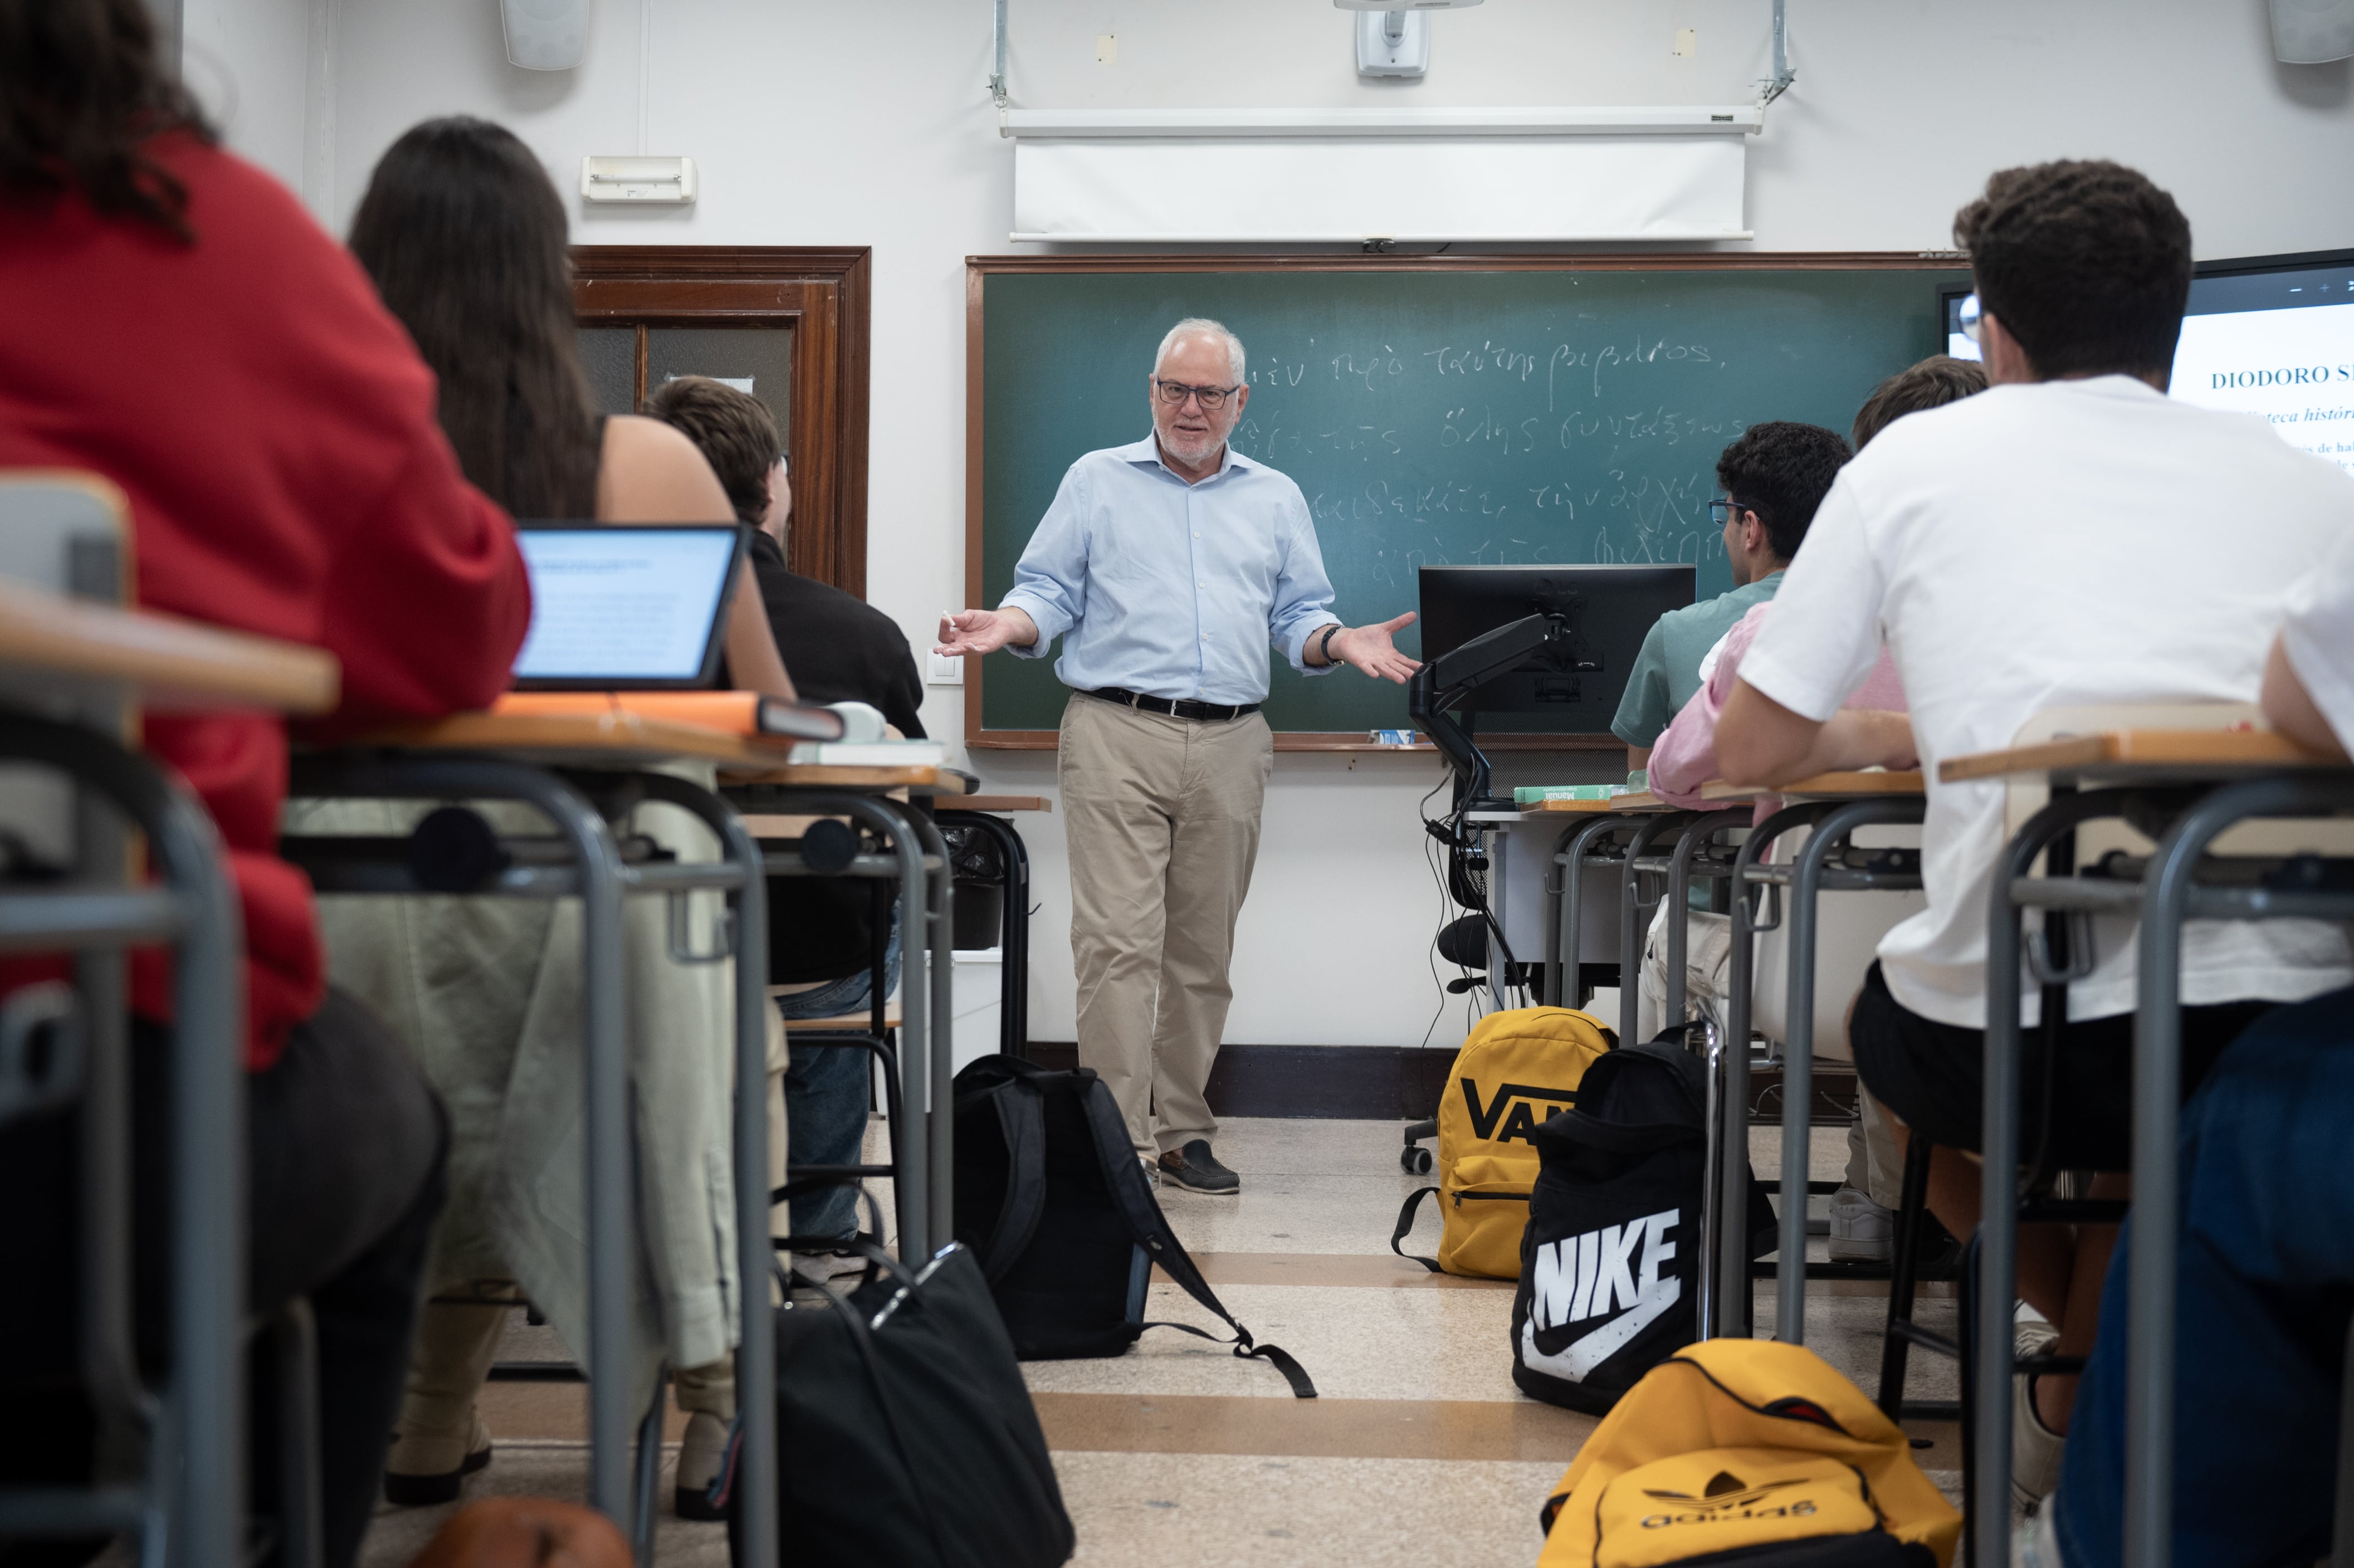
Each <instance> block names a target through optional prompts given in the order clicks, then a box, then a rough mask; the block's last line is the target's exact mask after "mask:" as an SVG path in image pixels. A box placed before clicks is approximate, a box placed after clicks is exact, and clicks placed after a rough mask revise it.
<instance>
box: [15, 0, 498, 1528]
mask: <svg viewBox="0 0 2354 1568" xmlns="http://www.w3.org/2000/svg"><path fill="white" fill-rule="evenodd" d="M0 300H5V302H6V305H5V309H0V468H62V469H81V470H87V471H94V472H97V473H100V474H102V475H104V476H105V477H106V478H108V479H110V480H111V481H113V482H114V483H115V484H117V485H119V486H120V487H121V488H122V491H123V493H125V495H127V496H128V497H129V499H130V506H131V519H132V525H133V552H132V553H133V560H134V562H135V563H136V578H135V580H136V591H137V598H138V601H139V603H140V604H141V605H142V606H143V607H144V608H147V609H157V610H164V611H169V612H171V613H174V614H176V615H182V616H186V617H189V618H192V619H195V620H205V621H209V622H212V623H214V624H217V625H221V626H228V627H234V628H236V629H237V630H242V631H251V632H259V633H263V634H266V635H269V636H271V637H278V638H283V639H287V640H289V641H297V642H305V643H311V644H314V645H316V646H319V647H322V648H324V649H326V650H327V651H329V652H332V653H334V655H335V656H336V657H337V659H339V660H340V661H341V662H342V666H343V688H342V689H343V698H342V706H341V707H340V709H339V710H338V711H337V712H336V713H335V714H334V715H332V717H331V718H329V719H327V720H325V721H323V723H322V724H321V725H320V726H318V731H319V733H323V734H324V733H334V732H349V731H352V730H354V729H356V728H360V727H364V726H366V725H369V724H371V723H380V722H383V721H385V720H387V719H392V718H398V717H415V716H425V715H435V714H440V713H444V712H448V711H451V710H452V709H458V708H466V707H474V706H480V705H483V704H486V703H488V702H489V701H490V700H491V699H492V698H493V696H494V695H496V694H497V693H498V692H499V691H501V690H502V689H503V688H504V686H505V684H506V681H507V671H508V668H509V665H510V663H511V662H512V660H513V656H514V651H515V649H516V647H517V646H518V645H519V644H520V643H521V641H522V639H523V635H524V631H525V626H526V624H527V622H528V620H529V618H530V597H529V590H528V588H527V587H526V584H525V578H524V573H523V565H522V560H521V557H520V556H519V554H518V553H517V551H516V549H515V546H514V538H513V534H512V530H511V528H510V526H509V524H508V522H507V519H506V517H505V515H504V514H503V513H502V512H500V510H499V509H498V507H497V506H495V505H494V504H493V503H491V502H490V501H489V500H488V499H486V498H485V497H484V496H483V495H482V493H480V492H478V491H476V490H474V489H473V488H472V487H471V486H469V485H468V484H467V483H466V482H465V481H464V480H463V478H461V475H460V472H459V468H458V463H457V461H456V460H455V458H454V457H453V456H452V455H451V450H450V445H449V442H448V441H447V440H445V439H444V437H443V435H442V433H441V429H440V426H439V425H438V424H437V423H436V422H435V419H434V380H433V376H432V375H431V374H430V373H429V371H428V370H427V369H426V367H425V366H424V365H423V364H422V363H421V362H420V361H419V358H418V355H417V352H416V350H415V348H414V347H412V346H411V344H410V343H409V340H408V336H407V335H406V334H404V333H403V332H402V331H401V329H400V327H399V325H398V323H396V322H395V321H394V320H393V319H392V317H391V316H390V315H388V314H387V313H386V312H385V310H384V308H383V306H382V305H381V304H379V303H378V302H377V300H376V292H375V291H374V290H373V289H372V288H371V287H370V286H369V284H368V281H367V279H366V276H365V275H364V274H363V273H362V272H361V270H360V269H359V268H358V266H357V265H356V264H355V263H354V261H353V260H352V259H351V258H350V257H349V256H348V255H347V254H346V253H345V251H344V249H343V248H342V247H340V246H338V245H337V244H336V243H335V242H334V240H333V239H332V238H329V237H328V236H327V235H326V234H325V233H323V231H321V229H320V228H318V226H317V225H316V224H315V223H313V221H312V220H311V218H310V217H309V216H308V215H307V214H306V213H304V211H303V210H302V207H301V206H300V205H299V204H298V203H297V202H296V201H295V199H294V198H293V196H292V195H290V194H289V193H288V192H287V191H286V190H285V189H283V188H282V187H281V186H280V185H278V184H277V183H276V182H275V181H273V180H271V179H270V177H269V176H267V175H263V174H262V173H260V171H259V170H257V169H255V168H253V167H252V166H251V165H249V164H245V163H243V162H241V161H239V159H237V158H234V157H232V156H230V155H229V154H226V153H224V152H222V151H220V150H219V148H218V147H217V145H216V141H215V136H214V133H213V132H212V131H211V130H210V128H209V127H207V125H206V123H205V122H204V120H203V118H202V116H201V114H200V113H199V111H197V110H196V107H195V105H194V104H193V103H192V102H191V101H190V100H189V98H188V97H187V95H186V93H185V92H184V91H183V90H182V89H181V88H180V86H179V84H178V83H177V81H176V80H175V79H173V77H172V76H171V75H170V74H169V73H168V72H167V71H166V70H165V69H163V68H162V67H161V66H160V65H159V64H158V62H157V60H156V58H155V49H154V36H153V30H152V27H151V25H150V23H149V21H148V18H147V14H146V11H145V8H144V7H143V5H141V4H140V0H0ZM144 743H145V746H146V748H147V750H148V751H149V752H150V753H151V754H152V755H153V756H154V757H155V758H157V759H158V760H159V761H161V762H162V763H164V765H165V766H167V767H168V768H172V769H173V770H175V772H176V773H177V774H178V775H179V776H180V777H181V778H182V779H184V780H186V783H187V784H188V786H189V787H190V788H191V789H194V790H195V792H196V795H197V796H198V797H199V798H200V799H201V800H203V802H204V804H205V806H206V807H207V810H209V811H210V812H211V813H212V816H213V819H214V821H216V822H217V824H218V825H219V828H220V832H221V837H222V840H223V842H224V843H225V845H226V849H227V856H228V869H229V871H230V873H231V874H232V876H233V878H234V880H235V882H236V885H237V887H238V890H239V895H240V896H241V899H242V903H243V909H244V926H245V946H246V952H247V963H246V969H245V974H246V999H245V1000H246V1016H247V1019H248V1022H249V1037H248V1040H247V1042H246V1065H247V1067H248V1069H249V1077H248V1086H249V1128H250V1135H251V1136H250V1143H249V1234H250V1245H251V1264H250V1270H249V1306H250V1308H251V1309H252V1310H254V1311H256V1312H260V1311H265V1310H268V1309H270V1308H272V1307H273V1306H274V1305H275V1304H277V1303H278V1302H280V1301H282V1300H284V1299H286V1298H289V1297H291V1296H293V1295H296V1294H304V1295H307V1296H308V1297H309V1298H310V1299H311V1303H312V1306H313V1309H314V1310H315V1312H316V1313H317V1316H318V1321H319V1358H320V1369H319V1370H320V1377H321V1383H320V1388H321V1396H322V1407H323V1451H322V1453H321V1456H320V1458H321V1461H322V1468H323V1478H324V1487H325V1499H324V1500H325V1506H326V1518H325V1545H326V1557H327V1562H328V1563H329V1564H330V1565H331V1568H345V1565H347V1564H348V1563H351V1562H352V1560H353V1558H354V1556H355V1553H356V1552H357V1549H358V1545H359V1541H360V1536H361V1534H362V1532H363V1531H364V1530H365V1529H366V1522H367V1519H368V1514H369V1510H370V1507H371V1504H372V1501H373V1499H374V1496H375V1490H376V1478H377V1475H378V1473H379V1471H380V1469H381V1467H382V1464H383V1459H384V1451H385V1446H386V1439H387V1434H388V1433H389V1432H390V1431H391V1428H392V1422H393V1415H394V1412H395V1410H396V1408H397V1406H398V1399H399V1392H400V1377H401V1368H402V1364H403V1361H404V1358H405V1356H406V1353H407V1349H408V1337H409V1333H410V1328H411V1324H412V1322H413V1319H414V1317H415V1312H416V1298H417V1294H418V1288H419V1273H420V1270H421V1268H422V1265H423V1256H424V1248H425V1245H426V1239H427V1236H428V1234H429V1228H430V1225H431V1222H432V1218H433V1215H434V1213H435V1212H436V1210H437V1209H438V1207H439V1205H440V1192H441V1167H442V1160H443V1149H444V1142H445V1138H446V1133H445V1124H444V1118H443V1117H442V1114H441V1110H440V1106H439V1104H438V1103H437V1102H436V1100H435V1099H434V1097H433V1095H432V1092H431V1090H430V1089H429V1087H428V1086H426V1084H425V1081H424V1079H423V1078H422V1077H421V1076H420V1075H419V1073H418V1071H417V1069H416V1067H415V1065H414V1064H413V1063H411V1062H410V1061H409V1060H408V1057H407V1056H406V1054H404V1053H403V1052H402V1051H401V1050H400V1048H399V1047H398V1045H397V1044H395V1043H394V1042H393V1040H392V1039H391V1037H390V1036H389V1035H388V1034H387V1033H386V1032H385V1031H384V1030H383V1028H382V1027H381V1026H380V1025H379V1024H378V1023H377V1022H376V1020H375V1019H374V1018H373V1017H371V1016H370V1015H368V1014H367V1013H366V1012H365V1011H364V1010H362V1009H361V1008H360V1007H359V1006H358V1005H357V1004H356V1003H355V1002H353V1001H351V1000H350V999H349V998H347V997H344V996H341V995H339V994H337V993H334V992H331V991H328V989H327V987H326V984H325V980H324V970H323V961H322V957H321V949H320V943H319V936H318V928H317V924H316V920H315V917H314V914H313V907H312V898H311V889H310V885H309V884H308V883H307V882H306V881H305V879H304V878H303V876H302V874H301V873H300V872H298V871H296V870H295V869H294V868H293V867H292V866H291V865H289V864H287V863H285V862H283V861H281V860H280V859H279V858H278V857H277V854H276V840H277V833H278V819H279V810H280V808H281V805H282V804H283V802H284V799H285V794H286V786H287V729H286V726H285V725H283V724H282V723H281V722H280V721H279V720H278V719H276V718H274V717H271V716H270V715H257V714H230V713H197V714H175V715H171V716H169V717H164V716H161V715H159V716H156V717H154V718H151V719H149V720H148V721H147V724H146V726H145V734H144ZM132 978H133V984H132V1001H133V1012H134V1015H135V1019H134V1031H133V1072H134V1077H135V1080H136V1083H135V1088H134V1101H135V1105H134V1112H135V1114H136V1115H137V1116H138V1118H139V1123H140V1131H139V1135H138V1137H137V1138H136V1140H135V1141H136V1146H137V1150H138V1154H139V1157H140V1168H139V1171H138V1181H137V1183H136V1192H137V1205H138V1209H139V1236H138V1249H139V1253H140V1260H139V1261H140V1272H139V1286H140V1290H141V1303H140V1306H141V1330H142V1335H143V1340H146V1341H147V1342H148V1344H149V1345H150V1346H151V1347H153V1346H159V1345H160V1343H161V1335H160V1330H161V1328H162V1319H161V1299H162V1298H161V1291H162V1284H163V1268H162V1259H163V1257H164V1247H165V1245H166V1242H167V1238H166V1237H165V1236H164V1234H162V1233H161V1220H160V1213H161V1208H162V1203H161V1199H162V1192H161V1191H160V1187H161V1179H162V1171H161V1159H162V1152H163V1151H162V1146H161V1126H162V1119H161V1117H162V1103H163V1097H164V1093H165V1086H164V1082H163V1079H164V1074H163V1072H162V1065H163V1058H164V1051H165V1047H166V1044H167V1041H168V1034H169V1028H170V1018H171V996H170V991H169V987H168V984H167V981H168V978H169V969H168V957H167V955H164V954H162V953H143V954H139V955H137V956H136V957H135V958H134V959H133V977H132ZM73 1145H74V1136H73V1128H72V1118H71V1116H70V1114H69V1115H68V1116H65V1117H59V1118H52V1119H50V1120H48V1121H46V1122H39V1123H29V1124H28V1123H25V1122H19V1123H16V1124H14V1125H12V1126H11V1127H10V1128H9V1129H8V1135H7V1137H6V1139H5V1140H0V1206H5V1210H6V1213H5V1217H0V1236H5V1240H0V1278H5V1280H6V1281H7V1284H6V1285H5V1287H0V1482H6V1481H34V1480H43V1479H47V1480H69V1479H72V1478H76V1477H79V1476H86V1475H88V1474H89V1473H90V1466H91V1463H92V1452H91V1445H90V1431H91V1426H90V1415H89V1412H88V1409H87V1406H86V1405H85V1404H83V1402H82V1401H81V1400H80V1395H79V1392H78V1391H77V1390H74V1389H72V1388H71V1387H70V1386H59V1385H57V1384H55V1383H51V1384H49V1385H48V1386H42V1385H41V1380H42V1378H44V1377H49V1378H56V1377H69V1376H70V1371H69V1369H70V1368H71V1367H72V1365H73V1362H74V1359H75V1358H74V1357H73V1355H72V1353H71V1351H70V1349H69V1347H71V1346H72V1345H73V1344H74V1343H75V1336H76V1332H77V1330H76V1324H75V1319H74V1315H73V1314H74V1295H75V1291H74V1287H73V1284H72V1282H73V1280H74V1279H75V1278H76V1268H77V1265H76V1262H75V1254H76V1250H77V1247H76V1240H77V1238H76V1236H75V1234H74V1227H73V1224H72V1222H71V1216H72V1215H73V1214H74V1213H75V1212H76V1206H75V1204H74V1202H73V1201H72V1200H71V1197H70V1188H69V1183H70V1171H71V1170H72V1152H71V1151H72V1149H73ZM254 1473H255V1474H256V1475H257V1476H258V1477H267V1476H268V1475H269V1474H270V1467H268V1466H267V1465H257V1466H256V1467H255V1471H254ZM17 1550H19V1551H22V1550H24V1549H22V1548H19V1549H17ZM42 1555H45V1556H50V1557H51V1559H52V1560H55V1555H54V1553H51V1552H43V1553H42Z"/></svg>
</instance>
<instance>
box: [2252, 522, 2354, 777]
mask: <svg viewBox="0 0 2354 1568" xmlns="http://www.w3.org/2000/svg"><path fill="white" fill-rule="evenodd" d="M2263 702H2264V717H2265V718H2267V719H2269V720H2271V721H2272V726H2273V727H2274V729H2276V730H2279V731H2280V732H2281V733H2282V734H2283V735H2285V736H2289V737H2290V738H2291V739H2292V740H2298V741H2302V742H2304V743H2305V744H2306V746H2309V747H2312V748H2313V749H2314V750H2316V751H2319V752H2324V753H2334V754H2336V755H2338V756H2341V757H2342V756H2344V755H2346V754H2347V749H2348V745H2349V742H2354V531H2349V533H2347V534H2345V535H2342V536H2340V537H2339V539H2338V542H2337V543H2336V544H2334V545H2332V546H2330V547H2329V554H2327V556H2323V557H2322V558H2321V564H2320V565H2319V566H2317V567H2314V569H2313V570H2312V571H2311V572H2310V573H2309V574H2307V575H2306V577H2304V578H2302V579H2301V580H2300V581H2299V582H2298V583H2297V585H2296V588H2292V589H2290V590H2289V596H2288V621H2287V623H2286V624H2285V625H2284V626H2283V627H2282V628H2281V634H2280V639H2279V641H2275V642H2274V644H2273V651H2272V657H2271V658H2269V659H2268V660H2266V661H2265V663H2264V697H2263Z"/></svg>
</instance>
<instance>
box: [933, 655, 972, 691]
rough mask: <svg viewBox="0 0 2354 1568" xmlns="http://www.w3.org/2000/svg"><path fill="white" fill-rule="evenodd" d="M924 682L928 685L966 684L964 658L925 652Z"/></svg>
mask: <svg viewBox="0 0 2354 1568" xmlns="http://www.w3.org/2000/svg"><path fill="white" fill-rule="evenodd" d="M924 684H926V685H928V686H961V685H963V684H964V660H963V658H962V656H959V657H957V658H954V659H949V658H944V657H942V656H941V655H940V654H938V653H933V652H926V653H925V654H924Z"/></svg>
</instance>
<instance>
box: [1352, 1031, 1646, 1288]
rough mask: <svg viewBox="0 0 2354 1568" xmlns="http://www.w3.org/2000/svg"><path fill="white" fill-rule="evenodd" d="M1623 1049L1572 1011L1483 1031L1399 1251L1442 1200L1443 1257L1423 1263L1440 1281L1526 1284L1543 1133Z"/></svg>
mask: <svg viewBox="0 0 2354 1568" xmlns="http://www.w3.org/2000/svg"><path fill="white" fill-rule="evenodd" d="M1615 1043H1616V1036H1614V1035H1613V1034H1612V1033H1610V1031H1609V1030H1607V1029H1606V1028H1604V1027H1603V1026H1602V1022H1601V1021H1600V1020H1598V1019H1596V1018H1594V1017H1593V1016H1591V1015H1590V1014H1587V1013H1584V1012H1577V1011H1575V1009H1573V1008H1567V1007H1522V1008H1514V1009H1511V1011H1509V1012H1491V1013H1490V1014H1489V1015H1488V1016H1487V1017H1485V1018H1483V1019H1481V1020H1480V1021H1479V1027H1478V1028H1476V1029H1474V1030H1472V1031H1471V1035H1470V1038H1469V1039H1467V1040H1465V1041H1464V1042H1463V1049H1462V1050H1460V1051H1458V1052H1457V1053H1456V1054H1455V1065H1454V1066H1453V1067H1451V1068H1449V1069H1448V1070H1447V1087H1446V1089H1445V1090H1444V1091H1443V1092H1442V1093H1441V1095H1440V1097H1439V1102H1438V1185H1437V1186H1436V1187H1424V1188H1421V1189H1419V1190H1418V1191H1416V1192H1415V1193H1414V1194H1413V1196H1411V1197H1409V1198H1407V1199H1406V1201H1405V1207H1404V1208H1402V1209H1400V1210H1399V1211H1398V1218H1397V1229H1396V1230H1395V1231H1394V1233H1393V1234H1391V1236H1390V1250H1391V1251H1392V1252H1394V1253H1396V1254H1397V1255H1399V1256H1401V1257H1414V1255H1413V1254H1412V1253H1409V1252H1407V1251H1406V1250H1405V1238H1406V1234H1407V1233H1408V1232H1410V1231H1412V1230H1413V1229H1414V1216H1415V1211H1416V1209H1417V1208H1419V1207H1420V1206H1421V1203H1422V1201H1423V1199H1425V1198H1426V1197H1428V1196H1429V1195H1430V1194H1431V1193H1433V1192H1436V1193H1437V1194H1438V1212H1439V1222H1440V1225H1441V1227H1442V1228H1441V1229H1440V1232H1439V1237H1438V1255H1437V1257H1435V1258H1429V1257H1416V1258H1415V1261H1416V1263H1419V1264H1422V1265H1424V1266H1426V1267H1427V1268H1429V1269H1431V1270H1432V1271H1433V1272H1434V1273H1435V1272H1437V1271H1440V1270H1444V1271H1445V1272H1447V1273H1448V1274H1470V1275H1479V1276H1482V1277H1486V1278H1490V1279H1518V1278H1519V1277H1521V1233H1522V1231H1524V1230H1526V1229H1527V1228H1528V1224H1529V1190H1530V1189H1531V1188H1532V1187H1534V1186H1535V1185H1536V1181H1537V1165H1538V1160H1537V1145H1536V1130H1537V1126H1538V1124H1539V1123H1541V1122H1543V1120H1544V1119H1545V1118H1547V1117H1549V1116H1551V1115H1553V1113H1554V1112H1555V1111H1558V1110H1564V1109H1566V1108H1567V1107H1571V1106H1574V1105H1575V1104H1576V1103H1577V1086H1578V1084H1579V1083H1580V1082H1581V1081H1582V1080H1583V1079H1584V1078H1585V1069H1586V1067H1587V1066H1588V1065H1591V1064H1592V1063H1593V1061H1594V1059H1595V1058H1596V1057H1597V1056H1599V1055H1601V1054H1603V1053H1604V1052H1605V1051H1607V1050H1609V1049H1610V1047H1611V1046H1612V1045H1613V1044H1615Z"/></svg>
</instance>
